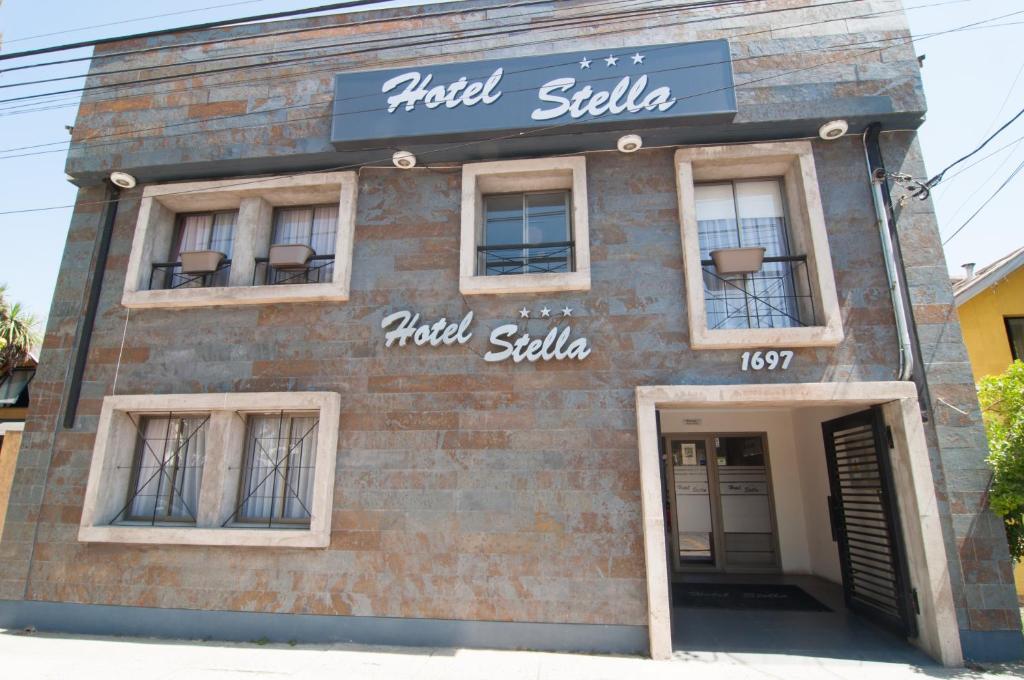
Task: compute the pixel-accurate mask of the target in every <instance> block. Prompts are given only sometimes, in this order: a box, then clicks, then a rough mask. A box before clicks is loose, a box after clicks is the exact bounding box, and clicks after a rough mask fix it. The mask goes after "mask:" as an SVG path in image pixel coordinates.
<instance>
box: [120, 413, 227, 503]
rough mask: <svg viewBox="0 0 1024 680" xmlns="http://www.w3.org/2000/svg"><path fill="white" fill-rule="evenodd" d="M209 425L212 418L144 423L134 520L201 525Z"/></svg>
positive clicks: (133, 499) (152, 419) (133, 496)
mask: <svg viewBox="0 0 1024 680" xmlns="http://www.w3.org/2000/svg"><path fill="white" fill-rule="evenodd" d="M208 423H209V418H208V417H207V416H186V417H173V418H171V417H167V418H160V417H146V418H143V419H142V421H141V423H140V432H139V444H138V453H137V456H136V462H135V470H134V482H133V486H132V490H131V492H132V493H131V499H130V501H129V509H128V517H129V519H133V520H149V521H152V522H159V521H168V520H171V521H183V522H195V518H196V516H195V513H196V506H197V505H198V503H199V484H200V481H201V480H202V470H203V463H204V461H205V458H206V430H207V424H208Z"/></svg>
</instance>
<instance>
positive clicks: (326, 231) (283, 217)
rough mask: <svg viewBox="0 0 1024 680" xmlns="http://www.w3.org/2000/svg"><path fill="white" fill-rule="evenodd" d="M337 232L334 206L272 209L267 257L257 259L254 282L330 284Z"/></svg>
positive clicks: (336, 207)
mask: <svg viewBox="0 0 1024 680" xmlns="http://www.w3.org/2000/svg"><path fill="white" fill-rule="evenodd" d="M337 232H338V206H337V205H318V206H300V207H287V208H277V209H275V210H274V225H273V233H272V234H271V240H270V252H269V256H268V257H267V258H257V260H256V272H255V281H254V283H256V284H261V283H268V284H276V283H320V282H323V281H330V280H331V279H332V278H333V276H334V249H335V238H336V235H337Z"/></svg>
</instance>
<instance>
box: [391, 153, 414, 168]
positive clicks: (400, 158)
mask: <svg viewBox="0 0 1024 680" xmlns="http://www.w3.org/2000/svg"><path fill="white" fill-rule="evenodd" d="M391 162H392V163H394V164H395V167H396V168H398V169H399V170H408V169H409V168H415V167H416V156H415V155H413V154H412V152H410V151H396V152H395V155H393V156H392V157H391Z"/></svg>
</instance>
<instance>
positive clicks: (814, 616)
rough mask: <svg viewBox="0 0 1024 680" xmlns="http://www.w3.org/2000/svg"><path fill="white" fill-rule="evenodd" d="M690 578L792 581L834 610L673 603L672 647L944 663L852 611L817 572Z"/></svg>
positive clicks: (689, 578) (678, 650)
mask: <svg viewBox="0 0 1024 680" xmlns="http://www.w3.org/2000/svg"><path fill="white" fill-rule="evenodd" d="M676 578H677V580H686V581H701V580H706V581H711V582H732V583H792V584H794V585H797V586H800V587H801V588H803V589H804V590H805V591H806V592H807V593H808V594H810V595H811V596H813V597H815V598H816V599H817V600H818V601H820V602H821V603H822V604H824V605H826V606H828V607H829V608H830V609H832V611H831V612H808V611H764V610H751V609H712V608H703V607H702V608H695V607H693V608H689V607H675V606H673V608H672V647H673V649H674V650H675V653H676V656H685V655H686V653H687V652H722V653H758V654H773V653H774V654H788V655H800V656H809V657H824V658H831V659H856V660H864V661H883V662H893V663H907V664H913V665H915V666H938V665H939V664H938V662H936V661H934V660H933V659H931V658H930V657H928V656H927V655H926V654H925V653H924V652H922V651H921V650H919V649H917V648H916V647H913V646H911V645H910V643H908V642H906V641H905V640H902V639H900V638H899V637H897V636H896V635H894V634H892V633H890V632H888V631H887V630H885V629H882V628H879V627H877V626H875V625H873V624H871V623H869V622H868V621H865V620H864V619H862V618H861V617H859V616H857V615H856V614H853V613H851V612H848V611H847V610H846V608H845V607H844V606H843V590H842V588H841V587H840V586H838V585H836V584H834V583H830V582H828V581H825V580H823V579H820V578H817V577H813V576H754V575H743V576H723V575H713V576H712V575H707V576H704V575H700V576H698V575H687V576H685V577H684V578H683V579H680V578H679V577H678V576H677V577H676Z"/></svg>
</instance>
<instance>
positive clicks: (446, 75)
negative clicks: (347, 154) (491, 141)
mask: <svg viewBox="0 0 1024 680" xmlns="http://www.w3.org/2000/svg"><path fill="white" fill-rule="evenodd" d="M735 114H736V95H735V91H734V89H733V78H732V61H731V57H730V52H729V43H728V41H725V40H710V41H706V42H695V43H683V44H673V45H645V46H634V47H609V48H608V49H606V50H587V51H584V52H566V53H562V54H551V55H544V56H537V57H518V58H509V59H492V60H488V61H476V62H463V63H454V64H441V65H435V66H410V67H406V68H400V69H388V70H382V71H360V72H354V73H341V74H338V75H336V76H335V78H334V108H333V124H332V129H331V141H332V142H333V143H334V145H335V147H337V148H338V149H351V148H358V147H360V146H362V147H365V145H366V144H367V143H372V142H383V141H385V140H386V141H387V142H388V145H389V146H394V144H395V143H396V142H411V143H419V142H423V143H426V142H437V141H445V140H458V139H473V138H481V137H489V136H499V135H500V134H501V133H503V132H512V131H519V130H532V131H534V132H537V133H540V134H563V133H572V132H579V131H581V130H595V131H597V130H605V129H626V128H629V129H640V128H645V127H657V126H662V127H665V126H668V125H670V124H672V123H673V122H676V121H682V120H685V121H686V122H688V123H694V122H728V121H731V120H732V118H733V117H734V116H735Z"/></svg>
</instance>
